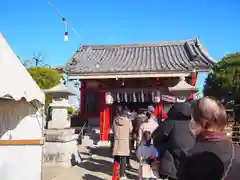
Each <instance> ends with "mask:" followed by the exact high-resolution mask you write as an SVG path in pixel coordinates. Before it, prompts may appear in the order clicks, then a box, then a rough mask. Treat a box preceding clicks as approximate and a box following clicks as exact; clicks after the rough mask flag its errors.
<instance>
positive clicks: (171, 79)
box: [65, 39, 215, 141]
mask: <svg viewBox="0 0 240 180" xmlns="http://www.w3.org/2000/svg"><path fill="white" fill-rule="evenodd" d="M214 63H215V60H214V59H213V58H211V57H210V56H209V55H208V52H207V50H206V49H205V48H204V46H203V45H202V44H201V43H200V42H199V40H198V39H196V40H183V41H174V42H158V43H137V44H111V45H110V44H109V45H81V46H80V48H79V49H78V50H77V51H76V53H75V54H74V55H73V56H72V58H71V59H70V60H69V62H68V64H67V65H66V67H65V72H66V73H67V75H68V78H69V80H76V79H77V80H80V82H81V83H80V101H81V102H80V109H81V110H80V114H81V116H84V117H86V118H88V120H89V126H95V127H96V126H97V127H99V128H100V140H101V141H108V135H109V130H110V128H111V123H112V119H113V116H114V115H115V107H116V105H118V104H122V105H126V106H128V107H129V108H130V109H131V110H132V109H134V108H136V107H137V108H140V107H141V108H146V107H147V106H148V105H153V106H154V107H155V115H156V116H157V117H158V118H159V119H160V120H162V119H164V118H166V113H167V112H168V110H169V108H170V107H171V106H172V105H173V104H174V103H175V102H179V101H185V100H186V99H191V98H193V93H194V92H196V88H195V85H196V79H197V75H198V73H199V72H208V71H209V69H210V67H211V66H212V65H213V64H214Z"/></svg>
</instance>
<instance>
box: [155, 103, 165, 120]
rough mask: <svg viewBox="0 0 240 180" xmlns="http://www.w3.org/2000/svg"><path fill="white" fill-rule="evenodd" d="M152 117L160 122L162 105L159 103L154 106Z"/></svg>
mask: <svg viewBox="0 0 240 180" xmlns="http://www.w3.org/2000/svg"><path fill="white" fill-rule="evenodd" d="M153 114H154V116H155V117H158V118H159V120H160V121H162V118H163V117H162V115H163V103H162V102H159V103H157V104H156V106H155V109H154V113H153Z"/></svg>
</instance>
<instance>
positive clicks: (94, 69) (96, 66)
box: [65, 39, 215, 75]
mask: <svg viewBox="0 0 240 180" xmlns="http://www.w3.org/2000/svg"><path fill="white" fill-rule="evenodd" d="M214 62H215V61H214V60H213V59H212V58H211V57H210V56H209V55H208V53H207V52H206V50H205V48H204V47H203V46H202V45H201V44H200V42H199V40H198V39H196V40H185V41H175V42H160V43H139V44H114V45H81V47H80V48H79V50H77V52H76V53H75V54H74V55H73V57H72V58H71V60H70V61H69V62H68V64H67V65H66V67H65V70H66V72H67V74H71V75H73V74H78V75H91V74H103V73H104V74H107V73H111V74H113V73H114V74H117V73H128V72H129V73H130V72H167V71H176V72H185V71H192V70H193V69H196V70H198V71H206V70H208V69H209V67H210V66H211V65H213V64H214Z"/></svg>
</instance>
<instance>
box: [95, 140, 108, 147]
mask: <svg viewBox="0 0 240 180" xmlns="http://www.w3.org/2000/svg"><path fill="white" fill-rule="evenodd" d="M97 146H101V147H110V146H111V142H110V141H98V142H97Z"/></svg>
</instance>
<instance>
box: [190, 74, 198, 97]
mask: <svg viewBox="0 0 240 180" xmlns="http://www.w3.org/2000/svg"><path fill="white" fill-rule="evenodd" d="M196 82H197V72H196V70H194V71H193V72H192V80H191V85H192V86H195V85H196ZM193 95H194V93H193V92H190V94H189V95H188V99H193Z"/></svg>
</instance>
